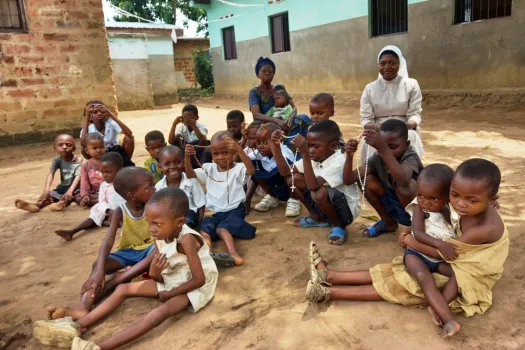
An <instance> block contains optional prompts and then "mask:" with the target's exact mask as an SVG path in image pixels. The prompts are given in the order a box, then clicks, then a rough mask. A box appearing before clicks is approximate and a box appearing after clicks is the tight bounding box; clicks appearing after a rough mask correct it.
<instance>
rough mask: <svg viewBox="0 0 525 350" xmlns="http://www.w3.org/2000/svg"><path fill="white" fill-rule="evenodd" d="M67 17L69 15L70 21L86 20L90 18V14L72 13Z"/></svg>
mask: <svg viewBox="0 0 525 350" xmlns="http://www.w3.org/2000/svg"><path fill="white" fill-rule="evenodd" d="M102 13H104V12H103V11H102ZM66 15H67V18H68V19H70V18H73V19H86V18H89V14H88V13H87V12H82V11H70V12H68V13H67V14H66Z"/></svg>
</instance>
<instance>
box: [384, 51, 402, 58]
mask: <svg viewBox="0 0 525 350" xmlns="http://www.w3.org/2000/svg"><path fill="white" fill-rule="evenodd" d="M384 55H392V56H394V57H395V58H397V59H399V55H398V54H397V53H395V52H394V51H392V50H385V51H383V52H381V55H379V59H381V58H383V56H384Z"/></svg>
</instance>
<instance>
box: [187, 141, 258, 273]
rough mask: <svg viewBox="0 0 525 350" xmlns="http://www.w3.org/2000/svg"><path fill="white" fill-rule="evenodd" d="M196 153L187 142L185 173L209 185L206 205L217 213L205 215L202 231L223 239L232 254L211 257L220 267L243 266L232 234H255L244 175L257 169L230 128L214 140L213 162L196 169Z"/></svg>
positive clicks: (213, 238) (212, 142)
mask: <svg viewBox="0 0 525 350" xmlns="http://www.w3.org/2000/svg"><path fill="white" fill-rule="evenodd" d="M234 154H237V155H238V156H239V157H240V159H241V160H242V163H235V162H234V161H233V156H234ZM193 155H195V149H194V148H193V146H191V145H187V146H186V154H185V165H186V175H187V177H188V178H196V177H198V178H199V180H200V181H201V182H202V183H204V184H205V185H206V207H207V208H208V209H209V210H211V211H213V212H215V214H213V215H212V216H211V217H205V218H204V220H203V221H202V225H201V230H202V231H203V232H204V233H205V234H207V235H209V237H206V236H205V238H211V240H214V241H215V240H219V239H220V240H222V241H223V242H224V244H225V245H226V249H227V250H228V253H229V255H228V254H224V253H219V254H214V255H212V256H213V258H214V260H215V262H216V263H217V264H218V266H219V267H230V266H232V265H237V266H239V265H242V264H244V259H243V258H242V257H241V255H240V254H239V253H238V252H237V249H236V248H235V242H234V240H233V237H237V238H245V239H253V238H254V237H255V230H256V229H255V227H253V226H252V225H250V224H249V223H247V222H246V221H245V220H244V217H245V207H244V201H245V200H246V194H245V192H244V182H245V177H246V175H253V174H254V173H255V168H254V167H253V164H252V162H251V161H250V159H249V158H248V156H247V155H246V154H245V153H244V151H243V149H242V148H241V146H240V145H239V144H238V143H237V142H235V140H233V139H232V135H231V133H229V132H228V131H219V132H217V133H215V135H213V137H212V139H211V155H212V157H213V163H205V164H203V165H202V169H195V170H194V169H193V167H192V165H191V161H190V159H191V157H192V156H193ZM210 246H211V245H210ZM222 258H223V259H222ZM221 259H222V260H223V261H221Z"/></svg>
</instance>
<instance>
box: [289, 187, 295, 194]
mask: <svg viewBox="0 0 525 350" xmlns="http://www.w3.org/2000/svg"><path fill="white" fill-rule="evenodd" d="M290 189H291V190H292V193H293V190H295V186H294V185H292V187H290Z"/></svg>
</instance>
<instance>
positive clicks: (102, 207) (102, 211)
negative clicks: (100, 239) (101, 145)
mask: <svg viewBox="0 0 525 350" xmlns="http://www.w3.org/2000/svg"><path fill="white" fill-rule="evenodd" d="M122 166H123V161H122V157H121V156H120V154H118V153H117V152H109V153H106V154H104V155H103V156H102V158H100V172H101V173H102V177H103V178H104V182H102V184H100V188H99V191H98V203H97V204H95V205H94V206H93V207H92V208H91V213H90V214H89V217H88V218H87V219H86V220H84V221H82V222H81V223H80V224H78V225H77V226H76V227H74V228H73V229H71V230H57V231H55V233H56V234H57V235H59V236H60V237H62V238H63V239H65V240H66V241H71V240H72V239H73V236H74V235H75V234H76V233H78V232H80V231H82V230H88V229H90V228H93V227H97V226H98V227H102V226H109V225H110V224H111V217H112V216H113V212H114V211H115V209H117V208H118V207H119V206H120V205H121V204H123V203H125V202H126V201H125V200H124V198H122V197H121V196H120V195H119V194H118V193H117V192H116V191H115V187H114V186H113V180H114V179H115V176H116V175H117V173H118V172H119V170H120V169H122Z"/></svg>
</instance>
